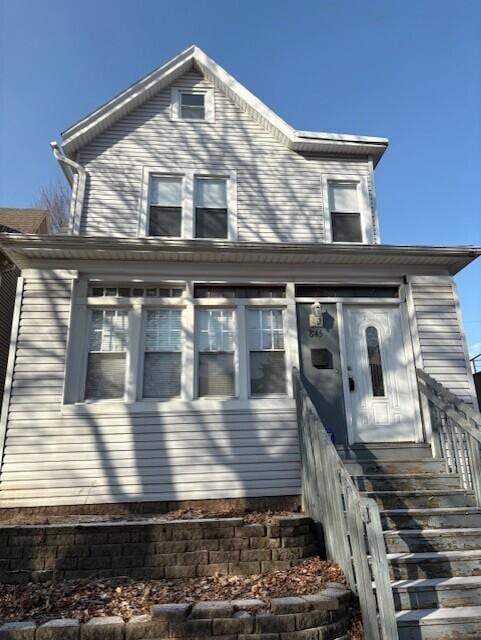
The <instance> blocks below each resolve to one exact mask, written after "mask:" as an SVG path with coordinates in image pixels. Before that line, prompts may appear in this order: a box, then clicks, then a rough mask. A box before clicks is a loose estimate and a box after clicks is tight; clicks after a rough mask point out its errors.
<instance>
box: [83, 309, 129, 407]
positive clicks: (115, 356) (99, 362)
mask: <svg viewBox="0 0 481 640" xmlns="http://www.w3.org/2000/svg"><path fill="white" fill-rule="evenodd" d="M128 318H129V315H128V311H127V310H125V309H92V311H91V313H90V330H89V349H88V359H87V377H86V383H85V399H86V400H103V399H107V398H122V397H123V395H124V389H125V370H126V359H127V330H128Z"/></svg>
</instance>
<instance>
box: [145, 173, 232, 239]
mask: <svg viewBox="0 0 481 640" xmlns="http://www.w3.org/2000/svg"><path fill="white" fill-rule="evenodd" d="M142 185H143V186H142V197H141V199H140V202H141V211H140V216H139V234H140V235H141V236H157V237H163V238H202V239H224V240H227V239H229V240H235V239H236V237H237V202H236V199H237V195H236V174H235V172H234V171H229V172H228V173H226V174H224V175H218V174H217V175H216V174H214V173H213V174H197V173H196V172H194V171H190V170H187V171H183V172H182V174H178V175H167V174H162V172H161V170H159V171H158V172H157V171H155V170H154V169H151V168H149V167H145V168H144V173H143V180H142Z"/></svg>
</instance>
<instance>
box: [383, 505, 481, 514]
mask: <svg viewBox="0 0 481 640" xmlns="http://www.w3.org/2000/svg"><path fill="white" fill-rule="evenodd" d="M380 512H381V514H387V515H391V514H393V515H403V514H406V515H410V514H413V515H422V514H425V515H433V516H435V515H441V514H444V513H446V514H450V513H452V514H463V513H465V514H469V513H481V509H480V508H479V507H427V508H424V507H415V508H407V509H380Z"/></svg>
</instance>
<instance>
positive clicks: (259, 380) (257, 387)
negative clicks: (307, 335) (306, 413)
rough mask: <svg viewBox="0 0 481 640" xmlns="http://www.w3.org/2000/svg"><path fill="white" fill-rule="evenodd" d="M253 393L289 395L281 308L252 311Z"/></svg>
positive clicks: (250, 350) (250, 316)
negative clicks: (287, 393)
mask: <svg viewBox="0 0 481 640" xmlns="http://www.w3.org/2000/svg"><path fill="white" fill-rule="evenodd" d="M248 333H249V338H248V339H249V369H250V393H251V395H253V396H258V395H271V394H285V393H286V362H285V354H284V327H283V317H282V310H281V309H249V310H248Z"/></svg>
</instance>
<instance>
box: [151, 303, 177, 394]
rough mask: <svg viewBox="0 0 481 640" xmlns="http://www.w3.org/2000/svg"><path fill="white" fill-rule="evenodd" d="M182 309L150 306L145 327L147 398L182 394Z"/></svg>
mask: <svg viewBox="0 0 481 640" xmlns="http://www.w3.org/2000/svg"><path fill="white" fill-rule="evenodd" d="M181 314H182V311H181V310H180V309H152V310H151V309H149V310H147V311H146V314H145V330H144V349H145V353H144V375H143V397H144V398H173V397H176V396H179V395H180V388H181V366H182V315H181Z"/></svg>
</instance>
